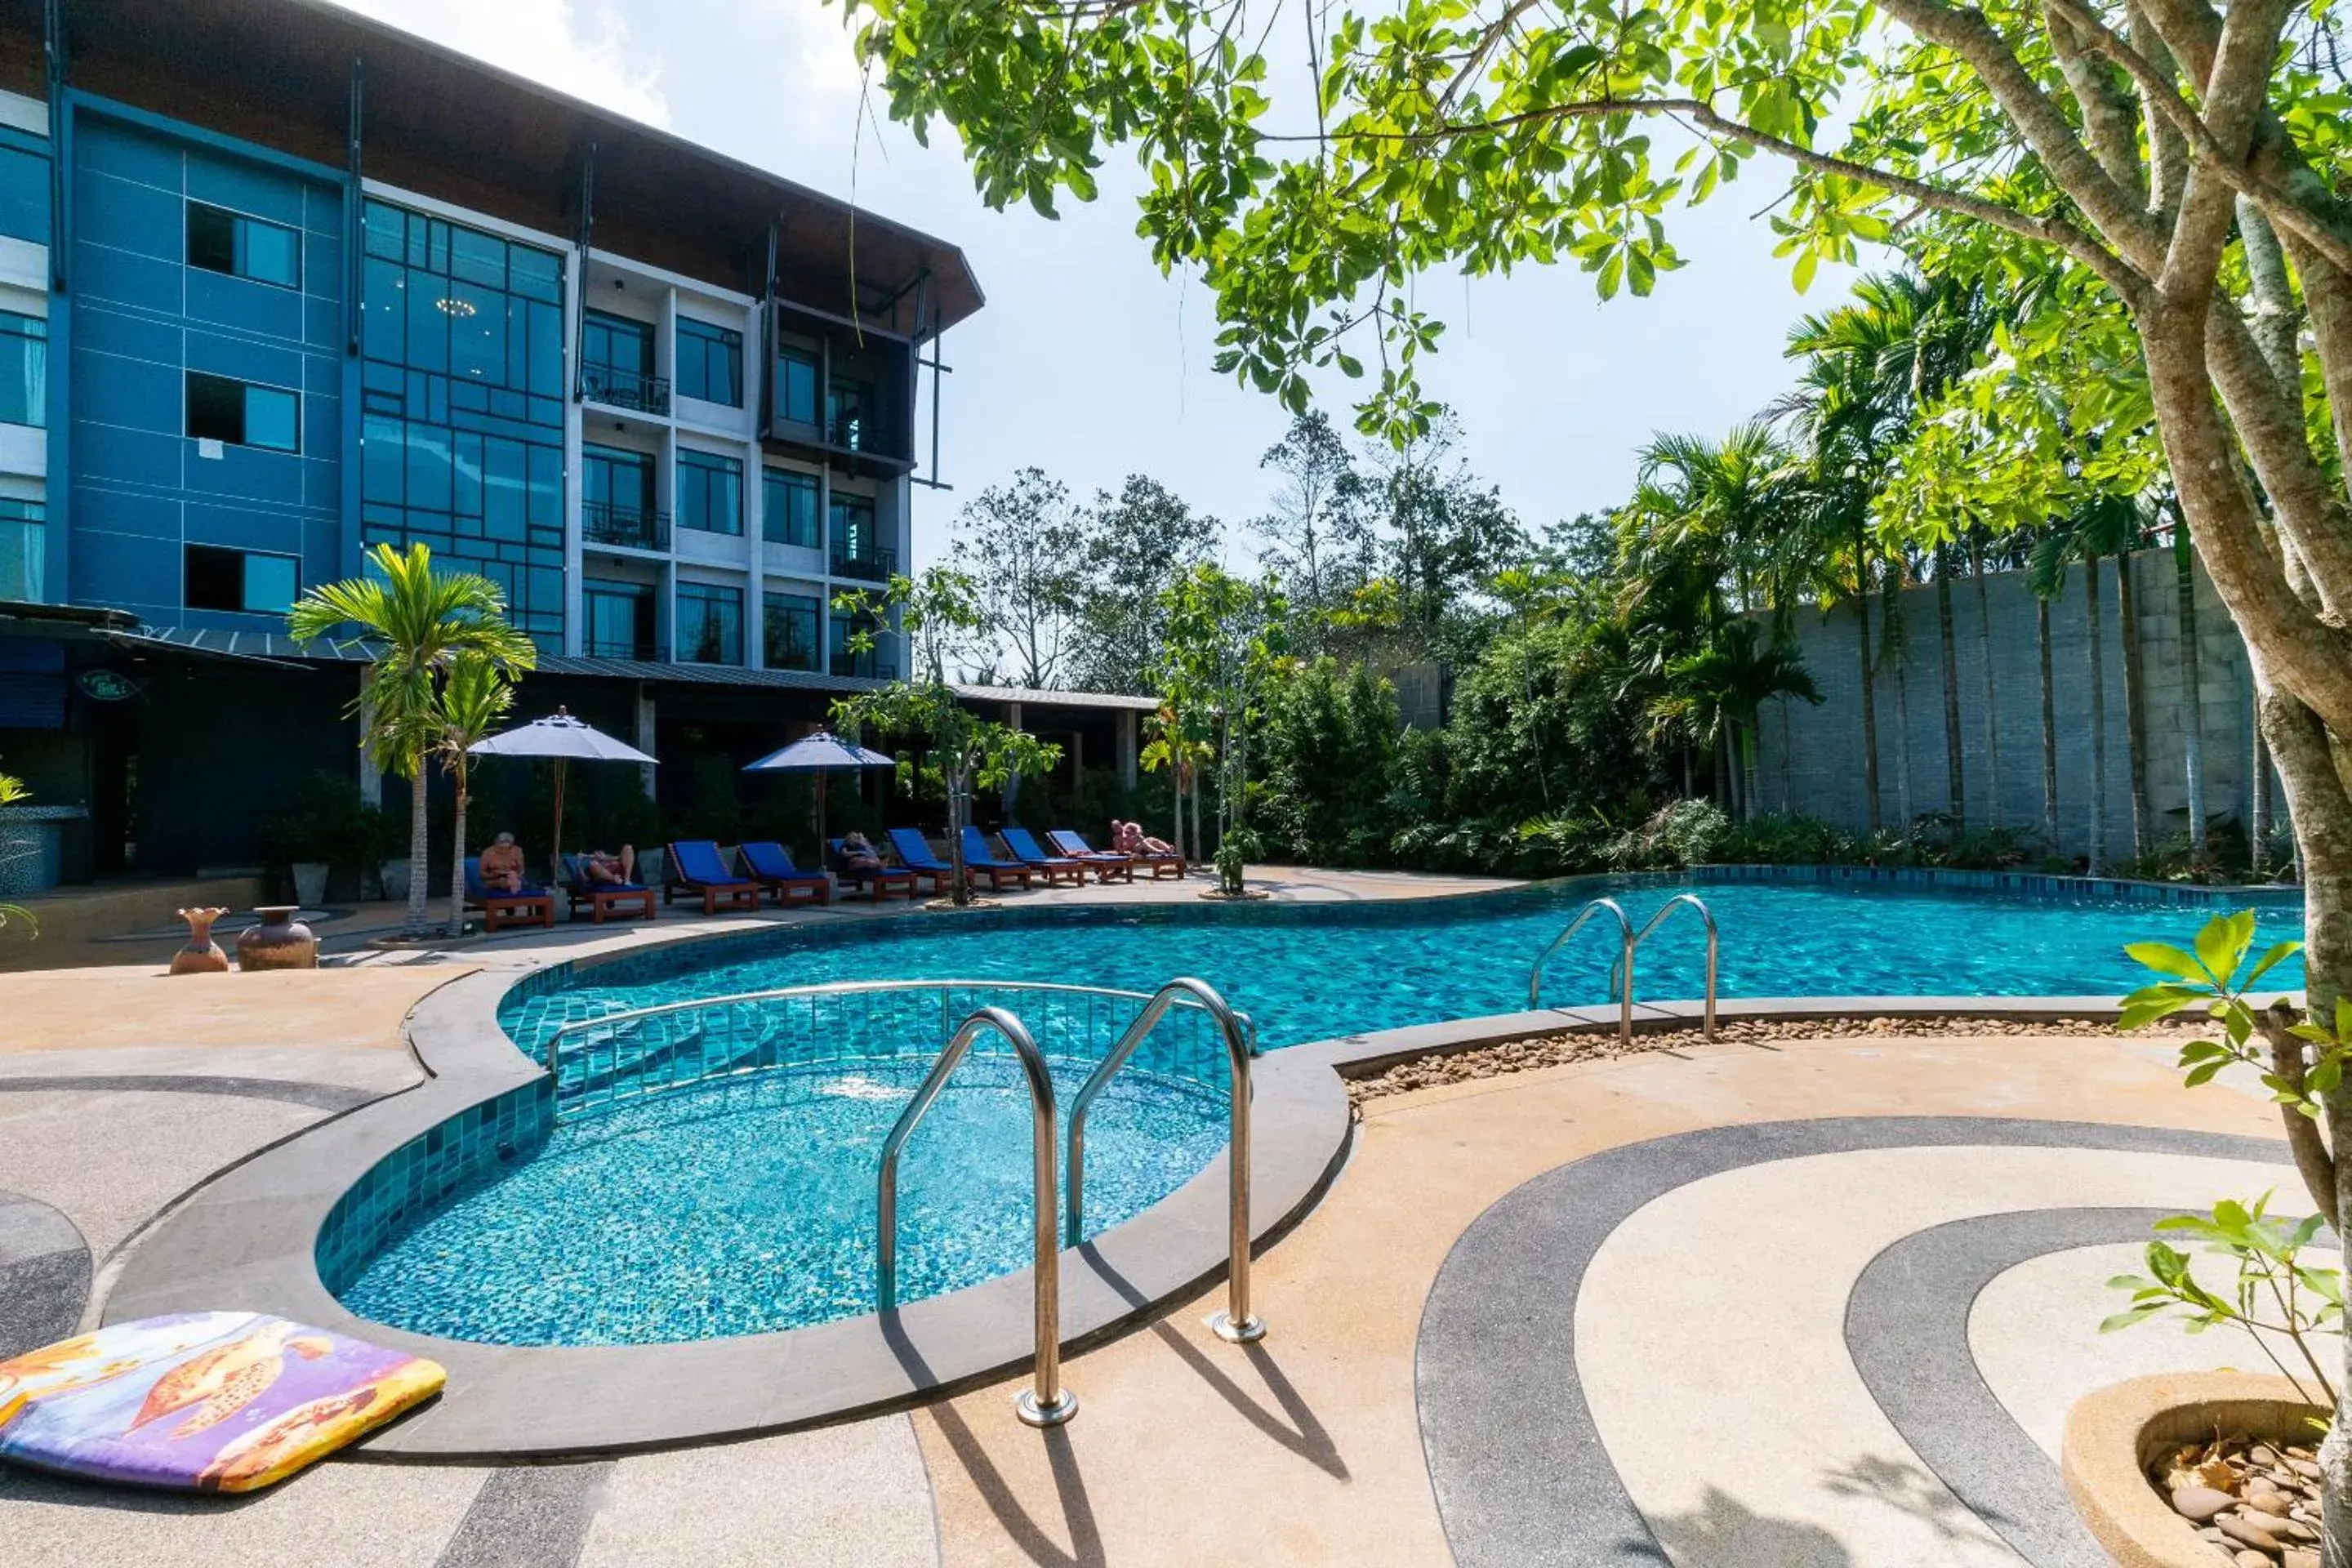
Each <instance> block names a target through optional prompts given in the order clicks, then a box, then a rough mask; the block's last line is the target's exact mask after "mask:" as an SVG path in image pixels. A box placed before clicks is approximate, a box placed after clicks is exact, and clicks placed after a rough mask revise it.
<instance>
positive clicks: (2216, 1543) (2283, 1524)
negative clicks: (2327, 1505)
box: [2148, 1436, 2320, 1568]
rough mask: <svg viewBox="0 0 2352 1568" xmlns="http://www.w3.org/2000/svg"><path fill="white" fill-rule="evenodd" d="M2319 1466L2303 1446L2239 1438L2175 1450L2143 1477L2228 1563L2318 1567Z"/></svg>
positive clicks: (2256, 1567) (2245, 1567)
mask: <svg viewBox="0 0 2352 1568" xmlns="http://www.w3.org/2000/svg"><path fill="white" fill-rule="evenodd" d="M2319 1477H2320V1470H2319V1463H2318V1459H2317V1456H2316V1454H2315V1452H2314V1450H2313V1449H2311V1448H2310V1447H2305V1446H2304V1445H2301V1444H2290V1443H2278V1444H2271V1443H2263V1442H2258V1441H2255V1440H2253V1439H2251V1438H2248V1437H2245V1436H2232V1437H2223V1438H2221V1440H2219V1441H2218V1442H2215V1443H2212V1444H2210V1445H2206V1446H2203V1447H2187V1448H2181V1449H2179V1450H2177V1451H2175V1452H2174V1453H2173V1454H2172V1455H2170V1456H2169V1457H2168V1458H2166V1459H2163V1460H2160V1461H2159V1462H2158V1464H2157V1465H2155V1466H2154V1467H2153V1468H2152V1469H2151V1472H2150V1474H2149V1477H2148V1479H2149V1480H2151V1481H2153V1482H2154V1483H2155V1484H2156V1489H2157V1490H2158V1492H2160V1493H2162V1494H2163V1495H2164V1496H2165V1497H2166V1498H2167V1499H2168V1500H2170V1502H2171V1504H2172V1510H2173V1511H2174V1512H2175V1513H2177V1514H2179V1515H2180V1517H2181V1518H2183V1519H2185V1520H2187V1521H2189V1523H2190V1524H2192V1525H2195V1526H2196V1527H2197V1533H2198V1535H2199V1536H2200V1537H2201V1538H2203V1539H2204V1540H2205V1541H2207V1542H2210V1543H2211V1545H2212V1547H2213V1552H2214V1558H2213V1560H2214V1561H2215V1562H2216V1563H2231V1564H2232V1565H2233V1568H2319Z"/></svg>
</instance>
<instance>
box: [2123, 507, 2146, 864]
mask: <svg viewBox="0 0 2352 1568" xmlns="http://www.w3.org/2000/svg"><path fill="white" fill-rule="evenodd" d="M2116 620H2117V621H2118V622H2119V623H2120V629H2121V631H2122V634H2123V639H2124V748H2125V757H2124V766H2125V770H2126V773H2127V774H2128V776H2129V778H2130V780H2131V814H2132V858H2133V859H2135V860H2141V859H2145V858H2147V853H2148V851H2149V850H2150V848H2152V847H2154V844H2155V840H2154V838H2153V837H2151V836H2150V834H2151V829H2150V824H2149V820H2148V817H2149V813H2148V805H2147V695H2146V693H2145V692H2144V691H2143V690H2142V689H2141V681H2142V679H2144V677H2143V675H2142V670H2141V666H2142V664H2143V663H2144V662H2145V661H2144V660H2143V659H2142V658H2141V657H2140V647H2139V600H2138V597H2137V593H2136V592H2135V590H2134V589H2133V587H2132V558H2131V552H2129V551H2125V552H2122V553H2121V554H2119V555H2117V556H2116ZM2142 874H2143V875H2145V874H2146V873H2145V869H2144V868H2143V872H2142Z"/></svg>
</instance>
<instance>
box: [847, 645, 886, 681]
mask: <svg viewBox="0 0 2352 1568" xmlns="http://www.w3.org/2000/svg"><path fill="white" fill-rule="evenodd" d="M832 671H833V673H834V674H835V675H842V676H853V677H856V678H857V679H864V680H896V679H898V660H897V659H895V658H891V657H890V656H889V655H887V654H884V653H852V652H850V651H849V650H848V649H847V648H844V647H837V648H835V649H834V650H833V662H832Z"/></svg>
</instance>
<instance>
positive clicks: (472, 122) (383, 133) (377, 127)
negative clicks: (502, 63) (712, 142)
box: [0, 0, 983, 335]
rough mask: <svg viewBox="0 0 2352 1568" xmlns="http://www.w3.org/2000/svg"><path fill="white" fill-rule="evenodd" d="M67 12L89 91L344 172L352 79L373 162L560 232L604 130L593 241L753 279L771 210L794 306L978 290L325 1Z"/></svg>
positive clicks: (0, 51) (861, 316)
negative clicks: (358, 96)
mask: <svg viewBox="0 0 2352 1568" xmlns="http://www.w3.org/2000/svg"><path fill="white" fill-rule="evenodd" d="M491 3H492V4H495V3H496V0H491ZM60 10H61V13H62V16H63V20H64V25H65V34H66V59H67V83H68V86H69V87H72V88H75V89H79V90H82V91H87V92H92V93H97V94H100V95H101V96H103V97H107V98H111V99H116V100H121V101H122V102H126V103H130V104H132V105H134V106H136V107H139V108H142V109H146V110H152V111H154V112H156V113H159V114H164V115H170V116H173V117H174V118H177V119H182V120H185V121H189V122H191V123H194V124H199V125H208V126H212V127H214V128H215V129H217V130H220V131H222V132H226V133H228V134H231V135H236V136H240V137H243V138H245V139H247V140H248V141H251V142H257V143H259V144H260V145H262V146H265V147H274V148H277V149H278V151H280V152H284V153H292V154H293V155H295V156H297V157H301V158H307V159H310V161H312V162H314V163H320V164H324V165H326V166H328V167H330V168H336V169H341V168H343V167H345V166H346V165H347V163H348V162H349V155H350V147H351V136H352V89H353V86H354V81H355V79H356V80H357V82H358V84H359V86H360V89H361V100H362V114H361V116H360V126H359V130H360V142H361V147H362V173H363V174H365V175H366V176H367V177H368V178H370V179H373V180H381V181H383V182H384V183H386V184H392V185H397V186H401V187H404V188H406V189H411V190H417V191H422V192H425V193H428V194H430V195H434V196H436V197H438V198H440V199H442V200H445V201H451V202H456V203H457V204H459V205H464V206H467V207H471V208H473V209H474V210H476V211H478V212H484V213H489V214H492V215H494V216H499V217H501V218H505V219H507V220H508V221H509V222H511V223H517V224H521V225H524V226H527V227H530V228H534V229H537V230H539V231H540V232H541V233H542V234H547V235H551V236H555V237H564V238H569V237H572V235H573V234H574V233H575V232H576V231H577V228H578V221H579V216H580V208H581V198H582V186H583V178H582V176H583V172H584V171H585V169H586V167H587V165H588V163H589V161H590V149H591V148H592V147H593V150H594V151H593V163H594V189H595V209H596V216H595V243H596V246H597V247H598V248H599V249H601V250H604V251H609V252H611V253H613V254H614V255H622V256H627V257H630V258H634V259H636V260H640V261H645V262H649V263H651V264H653V265H655V266H656V267H663V268H668V269H670V270H672V271H675V272H679V273H683V274H685V275H687V276H688V277H694V278H703V279H709V280H710V281H712V282H717V283H729V282H731V283H732V284H733V285H734V286H735V287H737V288H739V289H741V290H742V291H743V292H744V293H747V294H754V295H757V294H760V293H761V292H763V290H764V285H765V275H766V268H767V258H768V237H769V232H770V229H771V227H772V226H773V228H774V229H775V231H776V234H777V238H778V245H777V274H776V284H777V291H778V293H779V294H780V295H782V297H783V298H785V299H786V300H790V301H792V302H793V303H796V304H800V305H804V306H807V307H810V308H813V309H815V310H824V311H829V312H832V313H834V314H836V315H839V316H844V317H854V318H855V319H856V320H857V321H862V322H864V323H866V324H868V325H871V326H876V327H879V328H882V329H884V330H886V331H895V332H898V333H900V334H903V335H912V334H913V333H914V332H915V331H916V330H917V328H918V322H917V321H916V316H915V310H916V304H917V300H918V298H920V299H921V300H922V302H923V307H922V308H923V318H924V319H923V321H922V322H921V323H920V325H921V327H922V328H923V330H925V331H931V330H944V329H946V328H948V327H951V326H953V325H955V323H957V322H958V321H962V320H964V319H965V318H967V317H969V316H971V314H972V313H973V312H974V311H976V310H979V309H980V308H981V305H982V302H983V300H982V294H981V289H980V284H979V281H978V279H975V278H974V277H973V275H972V271H971V267H970V266H969V265H968V264H967V263H966V261H965V259H964V256H963V252H962V251H961V250H959V249H958V248H957V247H954V246H952V245H950V244H949V243H948V242H947V241H945V240H941V239H936V238H933V237H931V236H929V235H927V234H923V233H921V232H920V231H919V230H916V229H912V228H909V227H908V226H905V225H903V224H898V223H893V222H891V221H889V220H888V219H887V218H883V217H879V216H876V215H874V214H872V213H869V212H864V211H861V210H858V209H856V208H855V207H853V206H851V205H849V204H848V203H846V202H844V201H840V200H837V199H835V197H832V196H828V195H823V194H821V193H819V192H817V191H814V190H812V189H810V188H809V187H808V186H805V185H803V184H797V183H795V182H793V181H792V180H788V179H784V178H782V177H781V176H779V175H776V174H769V173H767V172H766V171H765V170H761V169H758V168H754V167H753V166H751V164H749V163H742V162H740V161H738V160H736V159H733V158H729V157H725V156H723V155H721V154H719V153H713V152H710V151H709V150H708V149H706V148H702V147H698V146H696V145H695V144H694V143H692V142H687V141H685V140H683V139H682V138H680V137H677V136H673V135H671V134H670V133H669V132H665V131H659V130H656V129H655V128H654V127H652V126H649V125H646V124H644V123H642V122H640V121H635V120H631V119H629V118H628V117H627V116H625V115H623V114H620V113H616V112H614V110H609V109H605V108H602V107H600V106H598V105H596V104H593V103H588V102H584V101H583V100H579V99H575V98H572V97H568V96H566V95H565V94H563V93H561V92H558V91H556V90H554V89H551V88H547V87H542V86H540V85H539V84H537V83H535V82H530V81H527V80H525V79H522V78H520V77H518V76H514V75H511V74H509V73H508V72H505V71H501V70H499V69H498V68H496V67H493V66H488V65H485V64H483V63H482V62H480V61H478V60H476V59H473V58H469V57H467V56H465V55H461V54H458V53H457V52H456V51H455V50H452V49H447V48H445V47H441V46H440V45H438V44H435V43H432V42H429V41H428V40H426V39H424V38H421V37H416V36H415V34H412V33H407V32H404V31H402V30H400V29H399V28H397V27H394V26H390V25H388V24H386V23H383V22H378V21H375V20H373V19H371V18H369V17H365V16H359V15H356V14H355V13H352V12H350V11H346V10H344V9H342V8H341V7H340V6H337V5H330V4H327V3H326V0H203V3H202V4H201V5H195V4H174V5H157V4H156V3H155V0H60ZM39 37H40V33H39V30H38V29H37V28H34V29H29V30H26V31H25V32H23V33H11V34H10V35H9V36H8V37H7V39H6V40H5V47H0V85H5V86H7V87H10V88H13V89H16V90H17V91H20V92H25V93H28V94H30V95H32V96H35V97H39V96H41V95H42V94H43V92H44V90H45V89H44V86H43V69H42V62H41V60H40V58H38V54H37V43H38V40H39ZM28 46H30V47H28ZM844 47H846V45H845V46H844ZM247 84H253V85H254V86H255V87H256V88H257V89H258V90H255V91H251V92H248V89H247Z"/></svg>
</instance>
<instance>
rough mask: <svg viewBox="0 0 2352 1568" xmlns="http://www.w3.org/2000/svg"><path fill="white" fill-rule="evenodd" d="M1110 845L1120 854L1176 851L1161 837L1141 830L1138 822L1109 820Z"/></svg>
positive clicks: (1154, 853) (1169, 852) (1166, 853)
mask: <svg viewBox="0 0 2352 1568" xmlns="http://www.w3.org/2000/svg"><path fill="white" fill-rule="evenodd" d="M1110 826H1111V847H1113V848H1115V849H1117V850H1118V852H1119V853H1120V854H1122V855H1173V854H1175V853H1176V851H1175V850H1174V849H1173V848H1171V847H1170V846H1169V844H1168V841H1167V840H1166V839H1163V838H1154V837H1151V836H1150V834H1148V833H1146V832H1144V831H1143V824H1141V823H1139V822H1121V821H1119V820H1118V819H1117V818H1116V817H1114V818H1113V819H1112V820H1111V825H1110Z"/></svg>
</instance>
